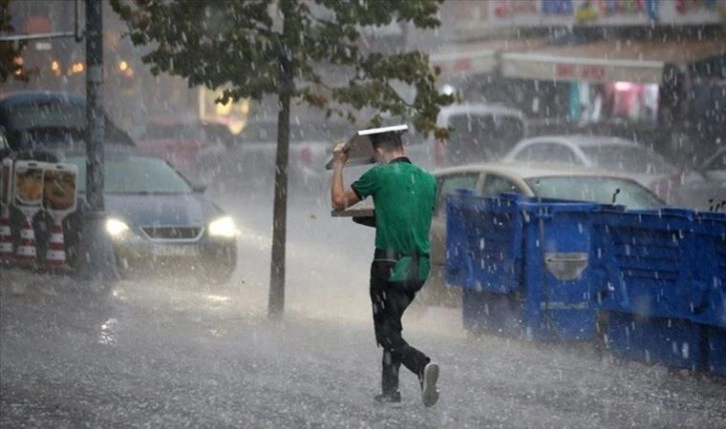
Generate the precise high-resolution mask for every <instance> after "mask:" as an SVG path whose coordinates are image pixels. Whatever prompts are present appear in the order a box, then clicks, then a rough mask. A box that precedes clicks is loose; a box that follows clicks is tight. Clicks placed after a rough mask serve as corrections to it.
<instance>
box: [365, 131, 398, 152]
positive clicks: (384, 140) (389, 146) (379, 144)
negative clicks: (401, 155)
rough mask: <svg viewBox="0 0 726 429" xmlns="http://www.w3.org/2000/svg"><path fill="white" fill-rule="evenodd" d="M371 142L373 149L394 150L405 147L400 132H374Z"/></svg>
mask: <svg viewBox="0 0 726 429" xmlns="http://www.w3.org/2000/svg"><path fill="white" fill-rule="evenodd" d="M371 144H372V145H373V149H378V148H380V149H383V150H385V151H392V150H396V149H400V148H402V147H403V139H402V138H401V133H400V132H388V133H381V134H373V135H372V136H371Z"/></svg>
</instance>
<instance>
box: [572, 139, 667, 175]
mask: <svg viewBox="0 0 726 429" xmlns="http://www.w3.org/2000/svg"><path fill="white" fill-rule="evenodd" d="M581 149H582V151H583V152H584V153H585V155H586V156H587V157H588V158H589V159H590V160H591V161H592V162H593V164H595V165H596V166H598V167H601V168H606V169H609V170H615V171H624V172H628V173H645V174H671V173H672V172H673V166H672V165H670V164H669V163H668V161H666V160H665V159H664V158H663V157H661V156H660V155H658V154H657V153H655V152H653V151H649V150H648V149H645V148H642V147H638V146H619V145H618V146H612V145H598V146H586V147H581Z"/></svg>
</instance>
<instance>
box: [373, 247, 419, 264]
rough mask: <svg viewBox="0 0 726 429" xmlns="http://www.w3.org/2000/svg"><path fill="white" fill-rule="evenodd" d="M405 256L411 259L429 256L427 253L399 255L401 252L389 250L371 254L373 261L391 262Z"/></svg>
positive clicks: (376, 251)
mask: <svg viewBox="0 0 726 429" xmlns="http://www.w3.org/2000/svg"><path fill="white" fill-rule="evenodd" d="M406 256H410V257H412V258H413V257H416V256H418V257H419V258H420V257H425V258H428V257H429V254H428V253H416V252H414V253H401V252H396V251H394V250H391V249H389V250H383V249H376V250H375V252H373V259H388V260H391V261H398V260H399V259H401V258H405V257H406Z"/></svg>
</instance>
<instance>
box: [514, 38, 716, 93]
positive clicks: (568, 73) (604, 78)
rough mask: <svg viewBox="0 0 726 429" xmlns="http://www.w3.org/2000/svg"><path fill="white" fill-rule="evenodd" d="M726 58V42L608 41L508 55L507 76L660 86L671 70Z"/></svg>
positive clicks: (530, 50) (540, 48) (539, 48)
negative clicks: (665, 72) (668, 67)
mask: <svg viewBox="0 0 726 429" xmlns="http://www.w3.org/2000/svg"><path fill="white" fill-rule="evenodd" d="M724 55H726V40H707V39H705V40H687V41H654V40H647V41H646V40H630V41H610V40H603V41H598V42H593V43H587V44H581V45H562V46H552V45H545V46H539V47H537V48H535V49H529V50H527V51H526V52H511V51H510V52H503V53H502V55H501V72H502V75H503V76H506V77H514V78H524V79H539V80H560V81H589V82H613V81H627V82H640V83H659V82H661V80H662V76H663V67H664V66H665V65H666V64H675V65H683V66H685V65H688V64H692V63H695V62H697V61H699V60H703V59H706V58H712V57H718V56H724Z"/></svg>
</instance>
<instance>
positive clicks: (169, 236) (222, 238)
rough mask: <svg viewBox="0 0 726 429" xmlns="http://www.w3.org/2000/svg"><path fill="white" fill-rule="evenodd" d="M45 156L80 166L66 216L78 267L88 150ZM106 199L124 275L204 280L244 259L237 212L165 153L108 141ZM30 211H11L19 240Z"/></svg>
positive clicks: (43, 223)
mask: <svg viewBox="0 0 726 429" xmlns="http://www.w3.org/2000/svg"><path fill="white" fill-rule="evenodd" d="M21 158H23V159H28V157H23V156H21ZM33 159H35V160H39V161H45V162H63V163H70V164H73V165H75V166H77V167H78V177H77V187H78V194H79V204H78V209H77V210H76V211H75V212H74V213H72V214H71V215H69V216H68V217H67V218H66V219H65V220H64V222H63V226H64V235H65V243H66V250H67V254H68V263H69V265H70V266H71V268H72V269H75V268H77V267H78V258H80V257H82V256H81V255H79V254H78V249H79V244H80V234H81V231H82V228H83V219H84V214H85V212H86V211H87V210H88V204H87V203H86V200H85V188H86V165H87V156H86V154H85V152H83V151H67V152H64V151H56V152H42V153H40V154H33ZM104 175H105V176H104V177H105V181H104V182H105V186H104V188H105V189H104V203H105V211H106V212H107V214H108V219H107V221H106V231H107V233H108V234H109V236H110V238H111V240H112V243H113V249H114V252H115V256H116V261H117V262H118V268H119V272H120V274H121V275H122V276H123V277H127V278H140V277H149V276H154V277H156V276H179V277H181V278H185V277H190V276H191V277H193V278H196V279H198V280H199V281H200V282H205V283H209V284H221V283H225V282H227V280H228V279H229V277H230V276H231V274H232V273H233V271H234V269H235V266H236V263H237V235H238V231H237V227H236V226H235V222H234V220H233V219H232V218H231V217H230V216H228V215H227V214H226V213H225V212H224V211H223V210H222V209H221V208H220V207H219V206H218V205H217V204H215V203H214V202H213V201H211V200H210V199H209V198H208V197H206V196H205V195H204V192H203V189H202V188H195V187H194V186H192V185H191V184H190V183H189V182H188V181H187V180H186V179H185V178H184V176H182V175H181V174H180V173H179V172H177V171H176V170H175V169H174V168H173V167H172V166H171V165H170V164H169V163H168V162H167V161H166V160H164V159H162V158H160V157H156V156H151V155H148V154H143V153H141V152H139V151H137V150H135V149H120V148H106V153H105V162H104ZM22 221H23V217H22V214H20V213H19V211H17V210H15V211H14V212H13V215H12V217H11V222H12V224H13V228H12V230H13V231H14V232H15V235H16V237H15V242H16V243H18V242H19V240H20V237H19V232H18V231H20V225H21V224H22ZM49 221H50V220H49V219H47V216H44V215H43V212H40V213H39V214H38V215H37V216H36V218H35V220H34V226H35V230H36V240H37V242H38V250H39V251H38V256H39V258H40V259H41V262H42V258H43V257H44V254H45V253H44V251H43V250H44V248H45V245H46V244H47V241H48V230H49V227H48V222H49Z"/></svg>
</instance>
